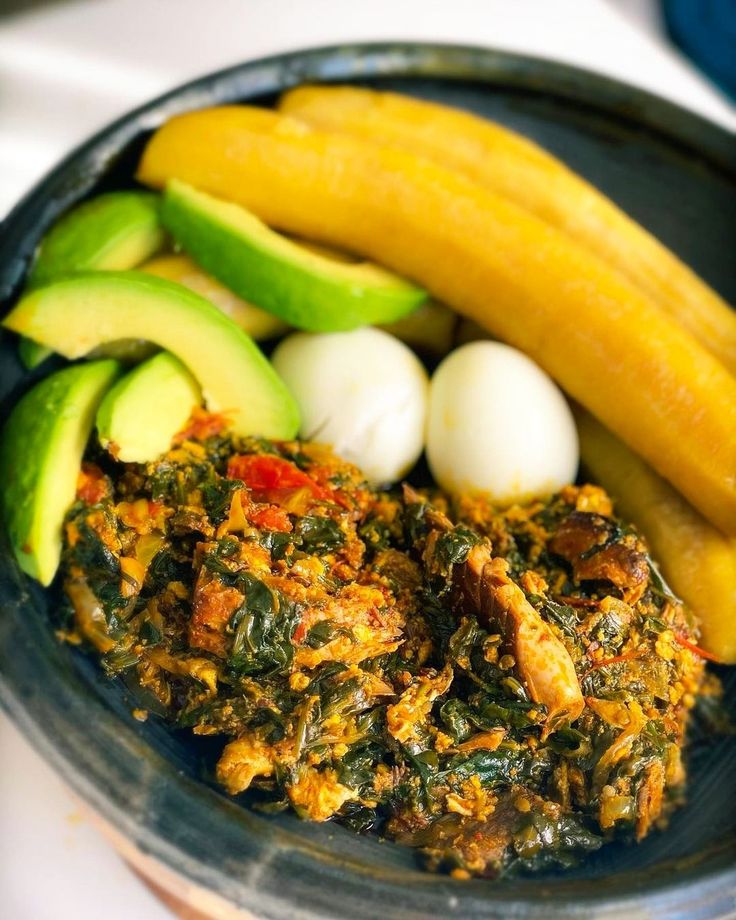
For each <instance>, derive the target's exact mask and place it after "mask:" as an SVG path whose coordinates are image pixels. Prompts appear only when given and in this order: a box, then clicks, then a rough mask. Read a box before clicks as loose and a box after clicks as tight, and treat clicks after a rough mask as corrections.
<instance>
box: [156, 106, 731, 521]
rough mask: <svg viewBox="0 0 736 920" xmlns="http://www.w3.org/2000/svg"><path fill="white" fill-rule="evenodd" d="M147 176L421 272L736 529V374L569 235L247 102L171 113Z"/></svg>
mask: <svg viewBox="0 0 736 920" xmlns="http://www.w3.org/2000/svg"><path fill="white" fill-rule="evenodd" d="M138 175H139V178H140V179H141V181H143V182H144V183H146V184H148V185H151V186H154V187H159V188H160V187H162V186H163V185H164V184H165V183H166V182H167V181H168V180H170V179H172V178H178V179H181V180H183V181H185V182H189V183H190V184H191V185H193V186H195V187H198V188H201V189H203V190H204V191H207V192H209V193H211V194H213V195H219V196H220V197H223V198H229V199H230V200H233V201H237V202H240V203H242V204H244V205H245V206H246V207H248V208H250V209H251V210H252V211H254V212H255V213H256V214H257V215H258V216H259V217H260V218H261V219H262V220H264V221H265V222H266V223H268V224H270V225H271V226H274V227H278V228H281V229H282V230H286V231H288V232H292V233H296V234H298V235H300V236H302V237H305V238H307V239H314V240H318V241H320V242H324V243H328V244H331V245H334V246H337V247H339V248H341V249H347V250H350V251H353V252H356V253H359V254H361V255H364V256H368V257H370V258H372V259H374V260H375V261H377V262H379V263H381V264H383V265H386V266H388V267H389V268H392V269H394V270H395V271H397V272H399V273H401V274H403V275H405V276H406V277H408V278H411V279H414V280H415V281H417V282H418V283H419V284H421V285H422V286H423V287H425V288H427V289H428V290H429V291H430V293H431V294H432V295H433V296H435V297H436V298H438V299H439V300H441V301H444V302H445V303H447V304H448V305H449V306H451V307H453V308H454V309H456V310H458V311H459V312H461V313H463V314H465V315H466V316H468V317H470V318H471V319H475V320H476V321H477V322H479V323H480V324H481V325H482V326H483V327H484V328H486V329H487V330H488V331H489V332H491V333H492V334H493V335H495V336H497V337H499V338H501V339H503V340H505V341H507V342H510V343H511V344H512V345H515V346H516V347H517V348H520V349H521V350H522V351H525V352H526V353H527V354H529V355H530V356H531V357H532V358H533V359H534V360H536V361H537V362H538V363H539V364H540V365H541V366H542V367H543V368H544V369H545V370H546V371H547V372H548V373H549V374H551V376H553V377H554V378H555V379H556V380H558V381H559V382H560V384H561V385H562V386H563V387H564V388H565V389H566V390H567V392H568V393H569V394H570V395H572V396H573V397H574V398H575V399H577V400H578V401H579V402H580V403H582V404H583V405H584V406H586V407H587V408H588V409H589V410H590V411H591V412H593V413H594V414H595V415H596V416H597V417H598V418H600V419H601V420H602V421H603V422H605V424H606V425H607V426H608V427H610V428H611V429H612V430H613V431H615V432H616V433H617V434H618V435H619V436H620V437H621V438H622V439H623V440H624V441H626V443H627V444H629V446H630V447H632V448H633V449H634V450H636V451H637V452H638V453H640V454H641V455H642V456H644V457H645V458H646V459H647V460H649V462H650V463H651V464H652V465H653V466H654V467H655V468H656V469H657V470H658V472H660V473H661V474H662V475H663V476H665V477H666V478H667V479H669V480H670V482H672V483H673V484H674V485H675V486H676V487H677V488H678V489H679V490H680V491H681V492H682V493H683V494H684V495H685V496H687V497H688V498H689V500H690V501H691V502H692V503H693V504H694V505H695V506H696V507H697V508H698V509H699V510H700V511H701V512H702V513H703V514H704V515H706V516H707V517H708V518H709V519H710V520H711V521H712V522H713V523H715V524H717V525H718V526H719V527H720V528H721V529H723V530H724V531H725V532H729V533H731V534H736V380H735V379H734V378H733V377H732V376H731V375H730V374H729V373H728V371H726V369H725V368H724V367H723V365H722V364H721V363H720V362H719V361H717V360H716V359H715V358H714V357H713V356H712V355H711V354H710V353H709V352H708V351H706V350H705V348H703V347H702V346H701V345H699V344H698V342H697V341H696V340H695V339H694V338H693V337H692V336H691V335H690V334H689V333H687V332H686V331H684V330H683V329H682V328H681V327H680V326H679V325H678V324H677V323H676V322H675V321H674V320H672V319H671V318H670V317H668V316H667V315H666V314H664V313H663V311H662V310H660V309H659V307H657V306H656V304H654V303H653V302H652V301H650V300H649V299H648V298H647V297H646V296H644V295H643V294H642V293H641V292H640V291H639V290H637V289H636V288H634V287H632V286H631V285H630V284H629V283H628V282H627V281H626V280H625V279H624V278H623V277H622V276H621V275H620V274H619V273H618V272H615V271H614V270H612V269H611V268H610V267H609V266H608V265H606V264H605V263H604V262H602V261H601V260H599V259H598V258H597V257H595V256H592V255H591V254H590V253H589V252H587V251H586V250H584V249H582V248H581V247H580V246H577V245H576V244H575V243H573V242H572V241H571V240H570V238H569V237H568V236H566V235H565V234H563V233H561V232H560V231H558V230H556V229H554V228H552V227H550V226H548V225H547V224H545V223H544V222H543V221H541V220H539V219H538V218H536V217H534V216H533V215H530V214H529V213H528V212H526V211H524V210H522V209H521V208H519V207H517V206H516V205H513V204H511V203H510V202H508V201H507V200H505V199H503V198H501V197H500V196H498V195H495V194H493V193H492V192H489V191H488V190H487V189H484V188H482V187H480V186H478V185H477V184H475V183H473V182H471V181H470V180H468V179H466V178H464V177H463V176H460V175H458V174H457V173H455V172H452V171H450V170H447V169H443V168H442V167H440V166H437V165H436V164H434V163H432V162H430V161H428V160H425V159H422V158H419V157H416V156H413V155H412V154H409V153H406V152H405V151H402V150H396V149H393V148H385V147H380V146H377V145H374V144H370V143H367V142H365V141H361V140H359V139H356V138H353V137H350V136H347V135H341V134H330V133H327V132H322V131H318V130H315V129H312V128H310V127H309V126H307V125H305V124H303V123H302V122H299V121H296V120H294V119H292V118H289V117H287V116H284V115H278V114H277V113H275V112H272V111H268V110H266V109H258V108H251V107H248V106H226V107H222V108H212V109H205V110H202V111H199V112H191V113H187V114H185V115H180V116H177V117H175V118H172V119H171V120H170V121H168V122H167V123H166V124H165V125H163V126H162V127H161V128H159V129H158V131H157V132H156V133H155V134H154V135H153V138H152V139H151V140H150V141H149V143H148V146H147V147H146V150H145V151H144V154H143V158H142V161H141V164H140V167H139V173H138ZM478 398H479V399H482V394H478Z"/></svg>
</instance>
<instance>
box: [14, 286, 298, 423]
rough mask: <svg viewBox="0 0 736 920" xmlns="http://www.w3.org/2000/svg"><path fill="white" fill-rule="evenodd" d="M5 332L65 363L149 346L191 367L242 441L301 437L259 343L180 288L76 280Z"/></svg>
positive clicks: (25, 303) (35, 296)
mask: <svg viewBox="0 0 736 920" xmlns="http://www.w3.org/2000/svg"><path fill="white" fill-rule="evenodd" d="M3 325H4V326H5V327H6V328H7V329H11V330H12V331H13V332H17V333H19V334H20V335H24V336H27V337H28V338H30V339H33V340H34V341H35V342H38V343H40V344H41V345H46V346H48V347H49V348H53V349H54V351H58V352H59V353H60V354H62V355H64V356H65V357H66V358H80V357H82V356H83V355H86V354H87V353H88V352H89V351H91V350H92V349H93V348H97V347H99V346H100V345H102V344H104V343H106V342H112V341H118V340H119V339H123V338H134V339H147V340H148V341H151V342H154V343H155V344H157V345H160V346H161V347H162V348H164V349H166V350H167V351H170V352H171V353H172V354H174V355H176V357H177V358H179V360H180V361H182V362H183V363H184V364H185V365H186V367H187V368H188V369H189V370H190V371H191V373H192V374H193V375H194V377H195V378H196V379H197V381H198V382H199V384H200V386H201V387H202V391H203V394H204V399H205V402H206V404H207V406H208V408H210V409H211V410H213V411H215V412H224V413H225V414H226V415H227V416H228V418H229V419H230V420H231V422H232V427H233V430H234V431H235V432H236V433H237V434H242V435H252V434H257V435H261V436H263V437H266V438H285V439H287V438H292V437H294V436H295V435H296V432H297V431H298V430H299V410H298V409H297V405H296V402H295V401H294V398H293V397H292V396H291V394H290V393H289V391H288V390H287V388H286V386H285V384H284V383H283V382H282V380H281V378H280V377H279V376H278V375H277V374H276V371H275V370H274V369H273V367H271V364H270V363H269V362H268V360H267V359H266V358H265V356H264V355H263V354H262V352H260V351H259V350H258V346H257V345H256V344H255V342H254V341H253V340H252V339H251V338H250V337H249V336H248V335H247V334H246V333H245V332H243V330H242V329H241V328H240V327H239V326H238V325H237V324H236V323H235V322H233V320H231V319H230V318H229V317H228V316H225V315H224V314H223V313H221V312H220V311H219V310H218V309H217V307H215V306H213V305H212V304H211V303H209V301H207V300H205V299H204V298H203V297H200V296H199V295H198V294H195V293H194V292H193V291H190V290H188V289H187V288H185V287H182V286H181V285H180V284H174V283H173V282H171V281H164V280H163V279H162V278H154V277H153V276H152V275H145V274H143V273H142V272H137V271H130V272H89V273H86V274H77V275H73V276H71V277H69V278H63V279H61V280H59V281H54V282H53V283H52V284H49V285H47V286H46V287H42V288H38V289H37V290H34V291H31V292H30V293H29V294H26V296H25V297H23V298H22V299H21V300H20V302H19V303H18V304H16V306H15V307H14V308H13V309H12V310H11V311H10V313H9V314H8V315H7V316H6V317H5V319H4V320H3Z"/></svg>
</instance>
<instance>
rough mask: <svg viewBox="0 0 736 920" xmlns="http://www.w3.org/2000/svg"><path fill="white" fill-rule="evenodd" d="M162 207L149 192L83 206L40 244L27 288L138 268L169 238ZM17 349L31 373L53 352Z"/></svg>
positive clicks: (30, 346)
mask: <svg viewBox="0 0 736 920" xmlns="http://www.w3.org/2000/svg"><path fill="white" fill-rule="evenodd" d="M158 208H159V196H158V195H154V194H153V193H151V192H107V193H106V194H104V195H98V196H97V197H96V198H92V199H91V200H90V201H85V202H84V204H80V205H79V206H78V207H76V208H74V209H73V210H72V211H69V213H68V214H65V215H64V216H63V217H62V218H61V220H59V221H57V222H56V223H55V224H54V226H53V227H52V228H51V230H49V232H48V233H47V234H46V236H44V238H43V239H42V240H41V245H40V246H39V248H38V252H37V253H36V258H35V260H34V263H33V266H32V268H31V272H30V275H29V277H28V287H29V288H34V287H40V286H41V285H44V284H48V283H49V282H50V281H55V280H56V279H57V278H62V277H64V276H65V275H70V274H72V273H73V272H78V271H96V270H97V271H116V270H122V271H124V270H127V269H129V268H135V267H136V266H137V265H140V263H141V262H143V261H144V260H145V259H148V258H150V257H151V256H152V255H154V254H155V253H157V252H158V251H159V249H161V247H162V246H163V244H164V242H165V239H166V234H165V233H164V230H163V228H162V226H161V223H160V221H159V217H158ZM18 351H19V353H20V359H21V361H22V362H23V364H24V365H25V366H26V367H27V368H29V369H32V368H34V367H36V366H37V365H39V364H40V363H41V362H42V361H45V360H46V358H48V357H49V355H51V354H52V350H51V349H50V348H44V347H43V346H42V345H39V344H38V343H37V342H31V341H28V340H27V339H24V340H22V341H21V342H20V344H19V346H18Z"/></svg>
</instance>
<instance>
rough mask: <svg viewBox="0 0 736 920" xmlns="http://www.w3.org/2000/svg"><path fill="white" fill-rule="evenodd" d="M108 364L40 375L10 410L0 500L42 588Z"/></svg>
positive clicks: (0, 461) (55, 558)
mask: <svg viewBox="0 0 736 920" xmlns="http://www.w3.org/2000/svg"><path fill="white" fill-rule="evenodd" d="M119 372H120V365H119V364H118V363H117V362H116V361H95V362H91V363H89V364H76V365H74V366H73V367H67V368H64V369H63V370H61V371H58V372H57V373H55V374H51V375H50V376H49V377H46V378H45V379H44V380H42V381H41V382H40V383H38V384H37V385H36V386H35V387H33V389H32V390H29V392H28V393H26V394H25V396H23V398H22V399H21V400H20V402H18V403H17V404H16V406H15V407H14V409H13V411H12V412H11V414H10V417H9V419H8V421H7V422H6V423H5V427H4V428H3V431H2V441H1V442H0V482H2V492H1V493H0V504H1V506H2V513H3V518H4V520H5V524H6V527H7V529H8V532H9V534H10V539H11V543H12V545H13V549H14V550H15V555H16V557H17V559H18V562H19V564H20V567H21V568H22V569H23V571H24V572H27V573H28V574H29V575H32V576H33V577H34V578H36V579H38V581H40V582H41V584H43V585H48V584H50V582H51V581H52V579H53V577H54V575H55V573H56V570H57V568H58V566H59V559H60V558H61V540H62V527H63V524H64V515H65V514H66V512H67V511H68V509H69V507H70V506H71V505H72V503H73V502H74V497H75V494H76V489H77V476H78V475H79V469H80V466H81V462H82V454H83V453H84V448H85V447H86V445H87V440H88V439H89V435H90V432H91V430H92V426H93V424H94V420H95V412H96V411H97V406H98V405H99V403H100V400H101V399H102V397H103V395H104V393H105V391H106V390H107V389H108V387H109V386H110V384H111V383H112V382H113V381H114V380H115V378H116V377H117V375H118V373H119Z"/></svg>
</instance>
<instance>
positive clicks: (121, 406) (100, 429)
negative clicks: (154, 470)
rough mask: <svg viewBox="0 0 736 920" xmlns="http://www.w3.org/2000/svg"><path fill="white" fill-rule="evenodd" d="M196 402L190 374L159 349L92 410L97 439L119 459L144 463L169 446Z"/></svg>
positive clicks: (199, 395) (195, 386)
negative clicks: (95, 409)
mask: <svg viewBox="0 0 736 920" xmlns="http://www.w3.org/2000/svg"><path fill="white" fill-rule="evenodd" d="M201 401H202V392H201V390H200V388H199V385H198V383H197V381H196V380H195V379H194V377H192V375H191V374H190V373H189V371H188V370H187V369H186V367H184V365H183V364H182V363H181V361H180V360H179V359H178V358H175V357H174V356H173V355H171V354H169V353H168V352H167V351H162V352H160V353H159V354H157V355H155V356H154V357H153V358H149V359H148V361H144V362H143V363H142V364H139V365H138V367H136V368H135V369H134V370H132V371H130V372H129V373H127V374H126V375H125V376H124V377H122V378H121V379H120V380H118V382H117V383H116V384H115V385H114V386H113V388H112V389H111V390H109V391H108V393H107V395H106V396H105V398H104V399H103V400H102V403H101V404H100V408H99V409H98V410H97V433H98V435H99V438H100V442H101V443H102V445H103V447H106V448H107V449H108V450H109V451H110V453H111V454H112V455H113V456H114V457H116V458H117V459H118V460H122V461H123V462H124V463H148V462H149V461H150V460H155V459H156V458H157V457H160V456H161V454H164V453H166V451H167V450H169V448H170V447H171V441H172V439H173V437H174V435H175V434H176V433H177V432H179V431H181V430H182V429H183V428H184V426H185V425H186V423H187V421H188V419H189V417H190V416H191V414H192V410H193V409H194V408H195V406H198V405H199V404H200V403H201Z"/></svg>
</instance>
